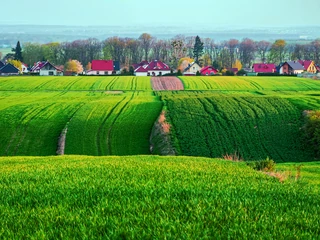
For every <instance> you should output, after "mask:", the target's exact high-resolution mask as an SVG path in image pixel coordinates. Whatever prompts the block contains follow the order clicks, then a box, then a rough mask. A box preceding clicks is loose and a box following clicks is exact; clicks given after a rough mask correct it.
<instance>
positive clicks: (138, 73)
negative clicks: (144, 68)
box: [135, 70, 171, 76]
mask: <svg viewBox="0 0 320 240" xmlns="http://www.w3.org/2000/svg"><path fill="white" fill-rule="evenodd" d="M153 73H154V74H153ZM160 73H161V74H160ZM168 73H171V71H170V70H168V71H156V70H154V71H152V70H151V71H148V72H136V73H135V75H136V76H153V75H154V76H162V75H165V74H168Z"/></svg>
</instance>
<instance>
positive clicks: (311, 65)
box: [307, 62, 317, 73]
mask: <svg viewBox="0 0 320 240" xmlns="http://www.w3.org/2000/svg"><path fill="white" fill-rule="evenodd" d="M307 72H309V73H316V72H317V68H316V66H315V65H314V62H312V63H311V64H310V66H309V67H308V69H307Z"/></svg>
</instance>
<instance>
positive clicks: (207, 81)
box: [180, 76, 320, 92]
mask: <svg viewBox="0 0 320 240" xmlns="http://www.w3.org/2000/svg"><path fill="white" fill-rule="evenodd" d="M180 79H181V80H182V82H183V84H184V87H185V90H215V91H248V92H249V91H250V92H253V91H310V90H315V91H320V83H319V82H318V81H312V80H308V79H302V78H296V77H235V76H233V77H225V76H223V77H222V76H221V77H219V76H216V77H208V76H205V77H180Z"/></svg>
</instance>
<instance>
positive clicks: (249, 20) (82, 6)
mask: <svg viewBox="0 0 320 240" xmlns="http://www.w3.org/2000/svg"><path fill="white" fill-rule="evenodd" d="M10 5H11V6H13V7H12V9H11V10H10V11H1V14H0V24H37V25H38V24H39V25H68V26H91V25H104V26H147V25H148V26H150V25H156V26H184V27H185V26H188V25H189V24H193V25H200V26H213V27H217V28H219V27H224V26H238V27H276V26H304V25H309V26H310V25H317V26H319V25H320V14H319V12H320V0H281V1H279V0H263V1H257V0H201V1H188V0H184V1H181V0H149V1H147V0H78V1H76V0H54V1H48V0H32V1H27V0H13V1H11V2H10Z"/></svg>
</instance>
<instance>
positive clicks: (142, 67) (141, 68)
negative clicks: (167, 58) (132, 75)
mask: <svg viewBox="0 0 320 240" xmlns="http://www.w3.org/2000/svg"><path fill="white" fill-rule="evenodd" d="M132 66H133V67H134V68H135V72H148V71H169V70H170V67H169V66H168V65H167V64H165V63H163V62H161V61H158V60H153V61H152V62H150V63H149V62H147V61H142V62H141V63H139V64H133V65H132Z"/></svg>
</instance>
